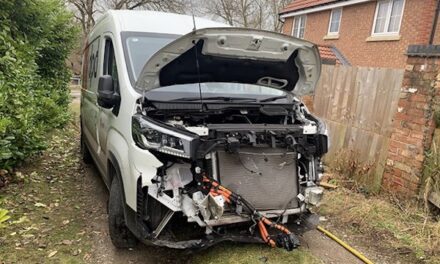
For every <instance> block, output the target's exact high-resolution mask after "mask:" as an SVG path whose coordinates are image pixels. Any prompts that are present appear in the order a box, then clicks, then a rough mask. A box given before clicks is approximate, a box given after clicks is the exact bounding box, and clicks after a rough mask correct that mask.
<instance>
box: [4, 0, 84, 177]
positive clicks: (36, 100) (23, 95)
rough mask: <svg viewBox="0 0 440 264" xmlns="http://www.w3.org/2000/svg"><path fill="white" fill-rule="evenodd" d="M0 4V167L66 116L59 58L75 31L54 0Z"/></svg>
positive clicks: (36, 147) (65, 75)
mask: <svg viewBox="0 0 440 264" xmlns="http://www.w3.org/2000/svg"><path fill="white" fill-rule="evenodd" d="M0 6H1V7H2V8H1V9H0V169H10V168H12V167H14V166H16V165H17V164H18V163H20V162H21V161H23V160H25V159H26V158H27V157H29V156H30V155H32V154H34V153H36V152H38V151H40V150H42V149H44V148H45V146H46V139H47V133H48V132H49V131H50V130H51V129H53V128H55V127H61V126H63V125H64V124H65V122H66V121H67V120H68V116H69V115H68V108H67V107H68V103H69V89H68V82H69V78H70V73H69V71H68V69H67V67H66V66H65V60H66V58H67V56H68V55H69V52H70V50H71V49H72V48H73V44H74V43H75V38H76V34H77V32H78V31H77V29H76V26H75V25H74V24H73V22H72V15H71V14H70V13H69V12H68V11H67V10H66V9H65V7H64V5H63V3H62V2H61V1H60V0H39V1H35V0H24V1H23V0H13V1H10V0H0Z"/></svg>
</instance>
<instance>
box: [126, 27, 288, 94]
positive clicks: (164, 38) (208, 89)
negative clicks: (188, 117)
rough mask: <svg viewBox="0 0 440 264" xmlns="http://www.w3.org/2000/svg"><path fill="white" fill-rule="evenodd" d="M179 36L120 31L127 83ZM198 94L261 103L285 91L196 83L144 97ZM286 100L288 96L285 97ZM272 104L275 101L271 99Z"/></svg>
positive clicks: (133, 80) (239, 84) (240, 84)
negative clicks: (249, 98) (230, 97)
mask: <svg viewBox="0 0 440 264" xmlns="http://www.w3.org/2000/svg"><path fill="white" fill-rule="evenodd" d="M179 37H180V36H179V35H170V34H158V33H138V32H123V33H122V41H123V47H124V54H125V60H126V64H127V70H128V73H129V76H130V82H131V84H132V85H133V86H134V85H135V83H136V81H137V79H138V77H139V75H140V73H141V71H142V69H143V67H144V65H145V63H147V61H148V60H149V59H150V58H151V56H153V55H154V54H155V53H156V52H157V51H159V50H160V49H161V48H163V47H164V46H165V45H167V44H169V43H170V42H172V41H173V40H175V39H177V38H179ZM199 89H200V91H201V92H202V93H203V95H204V96H209V95H211V96H230V95H234V97H250V95H252V96H251V97H253V98H255V99H257V100H264V99H267V98H272V97H274V96H276V97H277V96H283V98H280V99H284V95H286V93H285V92H283V91H281V90H278V89H273V88H269V87H265V86H260V85H255V84H242V83H218V82H217V83H202V84H200V87H199V85H198V84H197V83H189V84H181V85H173V86H169V87H162V88H158V89H154V90H152V91H149V92H148V95H149V96H150V97H152V98H154V99H158V100H161V99H163V100H165V99H168V100H173V99H176V100H177V99H179V98H187V97H192V96H197V95H198V93H199ZM286 97H287V98H290V97H291V96H290V95H289V96H286ZM274 101H276V100H274Z"/></svg>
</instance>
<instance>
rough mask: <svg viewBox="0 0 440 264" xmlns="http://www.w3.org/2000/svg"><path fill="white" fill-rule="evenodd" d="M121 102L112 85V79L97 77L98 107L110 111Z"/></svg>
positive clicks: (104, 76) (105, 76)
mask: <svg viewBox="0 0 440 264" xmlns="http://www.w3.org/2000/svg"><path fill="white" fill-rule="evenodd" d="M120 101H121V96H120V95H119V93H118V92H117V91H115V87H114V85H113V78H112V76H110V75H103V76H101V77H99V82H98V105H99V106H101V107H103V108H107V109H110V108H112V107H114V106H115V105H117V104H118V103H119V102H120Z"/></svg>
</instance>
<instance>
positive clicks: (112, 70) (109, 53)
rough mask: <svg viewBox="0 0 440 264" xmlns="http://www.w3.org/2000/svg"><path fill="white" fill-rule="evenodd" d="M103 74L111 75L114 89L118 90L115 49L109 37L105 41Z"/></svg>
mask: <svg viewBox="0 0 440 264" xmlns="http://www.w3.org/2000/svg"><path fill="white" fill-rule="evenodd" d="M103 74H104V75H110V76H112V78H113V85H114V87H115V91H119V78H118V68H117V66H116V58H115V50H114V48H113V43H112V41H111V39H107V40H106V41H105V51H104V67H103Z"/></svg>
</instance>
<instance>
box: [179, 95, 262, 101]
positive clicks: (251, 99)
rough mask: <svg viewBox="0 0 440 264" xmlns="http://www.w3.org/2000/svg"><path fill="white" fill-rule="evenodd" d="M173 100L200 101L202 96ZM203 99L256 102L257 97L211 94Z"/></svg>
mask: <svg viewBox="0 0 440 264" xmlns="http://www.w3.org/2000/svg"><path fill="white" fill-rule="evenodd" d="M171 101H172V102H179V101H183V102H191V101H200V97H199V96H197V97H182V98H177V99H173V100H171ZM203 101H224V102H236V101H250V102H256V101H257V99H255V98H249V97H229V96H211V97H203Z"/></svg>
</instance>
